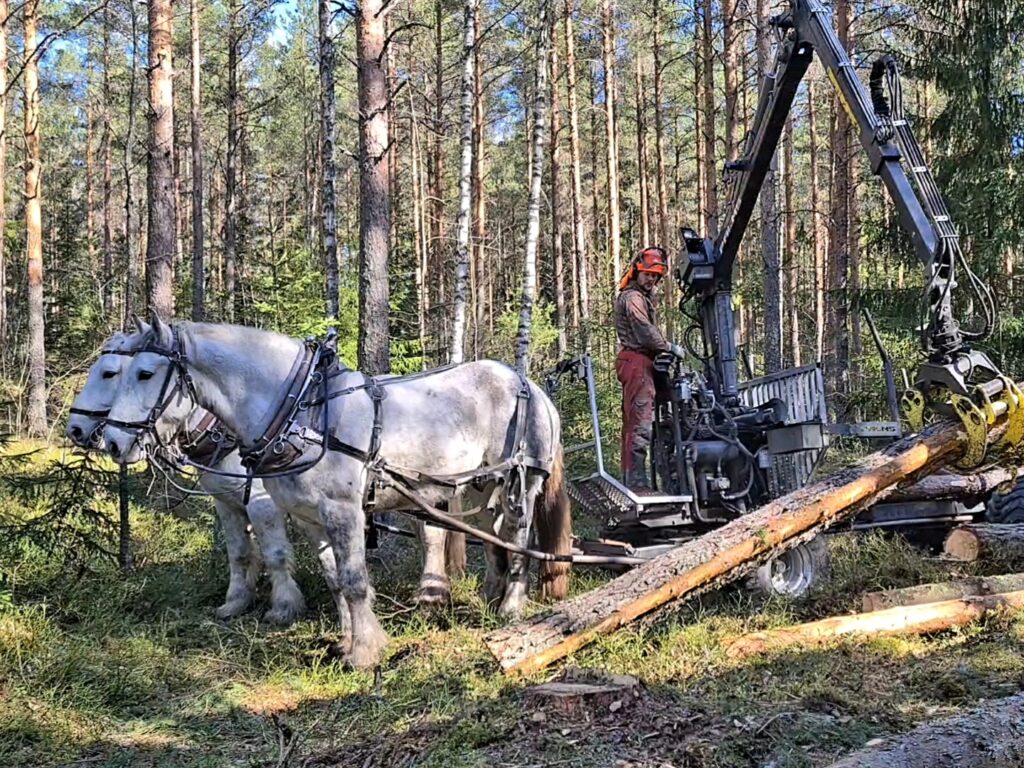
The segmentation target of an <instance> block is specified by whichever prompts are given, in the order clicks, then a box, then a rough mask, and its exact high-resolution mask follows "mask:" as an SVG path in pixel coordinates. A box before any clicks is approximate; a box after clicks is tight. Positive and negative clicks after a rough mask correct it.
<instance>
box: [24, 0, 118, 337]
mask: <svg viewBox="0 0 1024 768" xmlns="http://www.w3.org/2000/svg"><path fill="white" fill-rule="evenodd" d="M5 2H6V0H5ZM110 24H111V20H110V6H107V7H106V8H104V9H103V292H102V293H103V314H104V316H105V317H106V318H107V320H108V322H109V320H110V318H111V315H112V314H113V312H114V221H113V209H112V208H111V199H112V198H113V187H114V183H113V178H114V145H113V129H112V128H111V121H112V116H111V112H110V107H111V100H112V98H113V97H112V95H111V92H110Z"/></svg>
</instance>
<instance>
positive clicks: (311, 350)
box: [244, 343, 320, 458]
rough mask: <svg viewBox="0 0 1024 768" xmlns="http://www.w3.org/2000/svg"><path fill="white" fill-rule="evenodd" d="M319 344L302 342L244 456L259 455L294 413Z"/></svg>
mask: <svg viewBox="0 0 1024 768" xmlns="http://www.w3.org/2000/svg"><path fill="white" fill-rule="evenodd" d="M319 350H320V345H318V344H317V345H314V344H310V343H304V344H303V345H302V349H300V350H299V354H298V355H296V356H295V360H294V361H293V362H292V367H291V370H290V371H289V372H288V378H287V379H286V380H285V381H286V385H285V388H284V391H283V392H282V393H281V396H280V397H279V398H278V399H277V402H275V403H274V405H273V406H271V408H270V409H268V410H267V413H265V414H264V416H263V420H264V422H265V423H266V424H267V426H266V427H264V429H263V431H262V432H261V433H260V436H259V437H258V438H256V440H255V441H254V442H253V445H252V448H251V449H248V450H246V451H245V454H244V457H245V458H248V457H249V456H250V455H253V456H259V455H260V454H262V453H263V451H265V450H266V449H267V447H268V446H269V445H270V444H271V443H272V442H273V441H274V440H275V439H276V438H277V437H278V435H279V434H280V433H281V430H282V429H283V428H284V426H285V424H287V423H288V421H289V420H290V419H291V417H292V416H293V415H294V414H295V409H296V407H297V406H298V404H299V400H300V398H301V397H302V395H303V393H304V392H305V391H306V390H307V389H308V388H309V383H310V379H311V376H312V374H313V373H315V370H316V361H317V360H318V359H319V357H320V354H319Z"/></svg>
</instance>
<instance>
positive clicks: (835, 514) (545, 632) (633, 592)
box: [485, 402, 1020, 674]
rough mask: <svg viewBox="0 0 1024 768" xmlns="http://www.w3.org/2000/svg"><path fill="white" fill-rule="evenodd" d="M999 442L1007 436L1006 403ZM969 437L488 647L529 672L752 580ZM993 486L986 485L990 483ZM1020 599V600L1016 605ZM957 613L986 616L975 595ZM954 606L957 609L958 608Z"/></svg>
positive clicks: (775, 510) (814, 494) (705, 541)
mask: <svg viewBox="0 0 1024 768" xmlns="http://www.w3.org/2000/svg"><path fill="white" fill-rule="evenodd" d="M995 406H996V409H997V416H999V420H998V421H997V423H996V424H995V425H994V426H993V427H992V428H991V430H990V431H989V435H988V439H989V441H990V442H993V441H995V440H998V439H999V438H1001V436H1002V435H1003V433H1004V432H1005V430H1006V424H1005V418H1004V416H1005V405H1004V404H1003V403H1002V402H997V403H995ZM967 441H968V438H967V436H966V434H965V433H964V431H963V430H962V428H961V426H960V424H959V423H958V422H953V421H942V422H938V423H936V424H933V425H931V426H929V427H926V428H925V429H923V430H922V431H921V432H920V433H919V434H916V435H911V436H909V437H906V438H904V439H902V440H899V441H897V442H896V443H893V444H892V445H890V446H888V447H887V448H885V449H884V450H882V451H879V452H877V453H874V454H871V455H869V456H867V457H865V458H864V459H862V460H860V461H859V462H857V463H856V464H854V465H852V466H850V467H848V468H846V469H844V470H841V471H839V472H837V473H835V474H833V475H831V476H829V477H828V478H826V479H824V480H821V481H819V482H817V483H814V484H812V485H809V486H806V487H804V488H802V489H800V490H798V491H795V492H793V493H790V494H788V495H786V496H783V497H782V498H780V499H777V500H775V501H773V502H771V503H769V504H767V505H765V506H764V507H761V508H760V509H758V510H756V511H755V512H752V513H750V514H748V515H746V516H744V517H741V518H738V519H736V520H734V521H732V522H731V523H729V524H727V525H725V526H723V527H722V528H719V529H717V530H715V531H712V532H710V533H708V534H706V535H704V536H702V537H700V538H698V539H694V540H692V541H689V542H687V543H685V544H683V545H681V546H679V547H677V548H675V549H673V550H671V551H669V552H667V553H665V554H663V555H660V556H658V557H656V558H653V559H652V560H650V561H648V562H646V563H644V564H643V565H640V566H638V567H637V568H635V569H633V570H632V571H629V572H627V573H626V574H624V575H622V576H620V577H618V578H616V579H614V580H612V581H610V582H608V583H607V584H605V585H604V586H602V587H600V588H598V589H595V590H593V591H591V592H588V593H586V594H583V595H580V596H579V597H576V598H574V599H572V600H568V601H564V602H562V603H559V604H556V605H555V606H553V608H552V609H551V610H549V611H547V612H545V613H541V614H540V615H537V616H534V617H531V618H530V619H527V620H526V621H524V622H521V623H519V624H515V625H513V626H510V627H506V628H502V629H499V630H496V631H494V632H492V633H490V634H489V635H488V636H487V637H486V638H485V642H486V643H487V646H488V648H489V649H490V650H491V652H492V653H493V654H494V656H495V657H496V658H497V660H498V661H499V663H500V665H501V667H502V669H503V670H504V671H505V672H506V673H521V674H529V673H532V672H535V671H537V670H540V669H543V668H544V667H546V666H547V665H549V664H551V663H553V662H555V661H557V660H559V659H562V658H564V657H566V656H567V655H569V654H571V653H573V652H575V651H577V650H579V649H580V648H582V647H584V646H585V645H587V644H589V643H591V642H593V641H594V640H595V639H597V638H598V637H600V636H601V635H604V634H607V633H610V632H613V631H615V630H616V629H618V628H619V627H622V626H624V625H626V624H628V623H630V622H632V621H634V620H636V619H637V618H639V617H641V616H644V615H645V614H648V613H650V612H651V611H654V610H656V609H657V608H659V607H661V606H663V605H665V604H666V603H668V602H670V601H674V600H678V599H681V598H687V597H690V596H693V595H695V594H698V593H700V592H702V591H705V590H708V589H711V588H715V587H718V586H721V585H723V584H726V583H728V582H730V581H733V580H735V579H737V578H740V577H741V576H743V575H745V574H746V573H749V572H750V571H751V570H753V569H754V568H756V567H757V566H758V565H760V564H761V563H763V562H765V561H766V560H768V559H770V558H772V557H777V556H778V555H780V554H782V553H783V552H784V551H786V550H787V549H790V548H792V547H794V546H796V545H798V544H800V543H802V542H804V541H807V540H809V539H811V538H813V537H814V536H815V535H817V534H818V533H819V532H821V531H822V530H824V529H825V528H828V527H830V526H833V525H835V524H837V523H840V522H843V521H846V520H849V519H851V518H853V517H854V516H856V515H857V514H858V513H859V512H860V511H862V510H863V509H865V508H866V507H868V506H871V505H873V504H876V503H878V502H880V501H883V500H884V499H886V498H887V497H889V496H891V495H892V494H893V493H894V492H896V491H897V489H898V487H900V486H903V487H907V486H910V485H913V483H914V482H916V481H918V480H920V479H921V478H923V477H925V476H927V475H931V474H933V473H935V472H936V471H937V470H938V469H940V468H941V467H943V466H944V465H946V464H948V463H950V462H953V461H955V460H956V459H957V458H959V457H960V456H961V455H962V454H963V452H964V449H965V446H966V445H967ZM983 482H984V481H983ZM1017 599H1020V598H1019V597H1015V598H1013V600H1017ZM965 600H967V602H966V603H964V602H963V601H962V600H961V601H959V602H961V603H963V604H962V605H961V606H960V608H959V609H958V610H961V611H966V612H968V613H974V614H977V612H978V611H984V610H987V608H986V607H985V605H987V604H983V605H978V604H976V603H975V602H972V599H971V598H966V599H965ZM950 608H951V609H952V606H950Z"/></svg>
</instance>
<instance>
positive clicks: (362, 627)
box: [320, 498, 388, 669]
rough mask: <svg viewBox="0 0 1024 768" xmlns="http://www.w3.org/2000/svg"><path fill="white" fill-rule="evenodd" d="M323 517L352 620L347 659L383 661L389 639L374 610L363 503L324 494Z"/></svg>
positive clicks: (369, 663)
mask: <svg viewBox="0 0 1024 768" xmlns="http://www.w3.org/2000/svg"><path fill="white" fill-rule="evenodd" d="M320 520H321V522H322V523H323V524H324V528H325V529H326V531H327V535H328V537H329V538H330V540H331V545H332V547H333V548H334V557H335V559H336V560H337V562H338V576H339V579H340V581H341V591H342V594H343V595H344V596H345V602H347V603H348V610H349V616H350V617H351V620H352V650H351V651H349V653H348V655H347V657H346V659H347V661H348V663H349V664H351V665H352V666H353V667H355V668H357V669H364V668H367V667H373V666H375V665H376V664H378V663H379V662H380V657H381V654H382V653H383V652H384V648H385V646H387V643H388V636H387V635H386V634H385V633H384V630H383V629H381V626H380V622H378V621H377V617H376V616H375V615H374V613H373V589H372V588H371V587H370V576H369V573H368V572H367V569H366V538H365V537H366V529H365V522H366V521H365V515H364V514H363V509H362V504H361V503H360V502H358V501H354V500H349V501H335V500H332V499H327V498H323V499H322V500H321V502H320Z"/></svg>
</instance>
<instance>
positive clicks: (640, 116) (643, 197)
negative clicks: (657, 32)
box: [636, 56, 652, 248]
mask: <svg viewBox="0 0 1024 768" xmlns="http://www.w3.org/2000/svg"><path fill="white" fill-rule="evenodd" d="M645 90H646V89H645V84H644V70H643V65H642V64H641V61H640V57H639V56H638V57H637V59H636V168H637V185H638V187H639V192H640V247H641V248H646V247H647V246H649V245H651V244H652V240H651V195H650V189H649V187H648V181H647V121H646V116H645V115H644V92H645Z"/></svg>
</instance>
